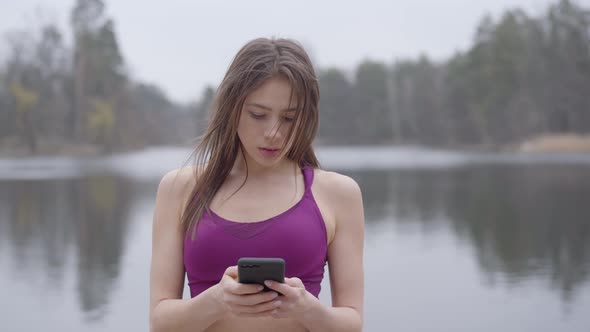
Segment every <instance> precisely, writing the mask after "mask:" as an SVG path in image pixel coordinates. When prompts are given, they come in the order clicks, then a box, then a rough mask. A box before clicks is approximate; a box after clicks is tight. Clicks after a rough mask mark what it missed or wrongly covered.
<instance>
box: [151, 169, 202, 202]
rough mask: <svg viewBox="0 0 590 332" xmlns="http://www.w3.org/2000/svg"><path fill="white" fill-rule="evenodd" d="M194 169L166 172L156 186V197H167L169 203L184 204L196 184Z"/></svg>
mask: <svg viewBox="0 0 590 332" xmlns="http://www.w3.org/2000/svg"><path fill="white" fill-rule="evenodd" d="M195 172H196V167H195V166H185V167H182V168H177V169H173V170H170V171H168V172H167V173H166V174H164V176H162V179H161V180H160V184H159V185H158V195H164V196H166V197H168V198H169V199H168V200H169V201H176V202H184V200H185V199H186V198H187V196H188V195H190V193H191V191H192V189H193V187H194V185H195V182H196V173H195Z"/></svg>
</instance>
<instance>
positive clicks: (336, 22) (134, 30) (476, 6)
mask: <svg viewBox="0 0 590 332" xmlns="http://www.w3.org/2000/svg"><path fill="white" fill-rule="evenodd" d="M556 1H557V0H554V1H550V0H389V1H388V0H363V1H358V0H357V1H345V0H335V1H331V0H330V1H322V0H292V1H288V2H284V1H276V0H275V1H270V0H269V1H256V0H249V1H244V0H236V1H227V0H224V1H214V0H210V1H196V0H184V1H182V0H166V1H163V0H161V1H149V0H117V1H114V0H111V1H108V0H107V1H106V3H107V12H108V14H109V15H110V16H111V17H113V18H114V20H115V23H116V32H117V36H118V38H119V43H120V46H121V49H122V52H123V54H124V56H125V60H126V61H127V64H128V67H129V68H130V70H131V73H132V76H133V77H135V78H137V79H139V80H142V81H146V82H151V83H156V84H158V85H159V86H160V87H161V88H162V89H163V90H164V91H165V92H166V93H167V94H168V95H169V96H170V97H171V98H172V99H174V100H176V101H181V102H186V101H191V100H195V99H198V97H199V96H200V94H201V91H202V89H203V88H204V87H205V86H206V85H207V84H212V85H216V84H218V83H219V81H220V80H221V78H222V77H223V75H224V73H225V70H226V69H227V67H228V65H229V62H230V61H231V59H232V57H233V56H234V55H235V53H236V52H237V51H238V49H239V48H240V47H241V46H242V45H243V44H244V43H245V42H246V41H248V40H250V39H252V38H255V37H258V36H265V37H270V36H278V37H289V38H295V39H298V40H299V41H301V42H302V43H303V44H304V45H305V46H306V48H307V50H308V52H309V53H310V55H311V56H312V58H313V60H314V62H315V64H316V65H318V66H319V67H321V68H325V67H328V66H336V67H339V68H342V69H346V70H350V69H353V68H354V67H355V66H356V65H357V64H358V63H359V62H360V61H362V60H363V59H366V58H371V59H375V60H380V61H385V62H387V63H391V62H392V61H394V60H395V59H396V58H403V57H415V56H417V55H419V54H420V53H426V54H428V55H429V56H431V57H433V58H435V59H445V58H447V57H449V56H450V55H452V54H453V53H454V52H455V51H456V50H464V49H466V48H468V47H469V45H470V44H471V40H472V37H473V34H474V31H475V28H476V26H477V24H478V22H479V21H480V19H481V17H482V16H483V15H484V14H485V13H491V14H492V15H494V17H497V16H498V15H499V14H500V13H501V12H502V11H503V10H505V9H507V8H513V7H519V8H523V9H525V10H526V12H527V13H528V14H530V15H539V14H541V13H543V12H545V10H546V9H547V7H548V5H549V4H550V3H555V2H556ZM74 2H75V0H0V4H1V6H0V33H4V32H6V31H8V30H10V29H14V28H22V27H25V26H26V25H27V24H31V23H33V22H34V21H33V17H34V15H33V13H34V12H35V8H42V9H43V12H45V13H49V14H50V15H49V16H52V17H55V19H56V20H57V21H58V22H59V24H60V25H61V26H62V27H63V29H64V30H65V28H66V27H67V25H68V19H69V12H70V10H71V8H72V7H73V4H74ZM577 3H578V4H582V5H583V6H584V7H590V0H577ZM2 43H4V41H2ZM0 45H2V44H0ZM5 50H6V48H4V47H0V52H6V51H5ZM0 55H1V54H0Z"/></svg>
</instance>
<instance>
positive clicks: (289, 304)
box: [264, 278, 312, 320]
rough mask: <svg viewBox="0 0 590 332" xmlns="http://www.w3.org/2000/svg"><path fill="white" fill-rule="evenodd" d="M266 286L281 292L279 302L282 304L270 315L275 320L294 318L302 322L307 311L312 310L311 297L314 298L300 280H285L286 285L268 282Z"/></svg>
mask: <svg viewBox="0 0 590 332" xmlns="http://www.w3.org/2000/svg"><path fill="white" fill-rule="evenodd" d="M264 283H265V284H266V286H267V287H268V288H270V289H272V290H274V291H277V292H279V293H280V294H282V296H279V298H278V301H280V304H279V305H278V306H277V308H276V309H275V310H271V312H270V315H271V316H272V317H274V318H293V319H297V320H301V319H302V318H303V316H304V315H305V313H306V311H307V310H309V308H310V304H311V303H310V302H311V300H310V296H312V295H311V294H310V293H309V292H308V291H307V290H306V289H305V286H304V285H303V282H302V281H301V279H299V278H285V283H284V284H282V283H280V282H275V281H271V280H267V281H265V282H264Z"/></svg>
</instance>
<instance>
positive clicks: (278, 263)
mask: <svg viewBox="0 0 590 332" xmlns="http://www.w3.org/2000/svg"><path fill="white" fill-rule="evenodd" d="M265 280H274V281H276V282H280V283H284V282H285V261H284V260H283V259H282V258H255V257H242V258H240V259H239V260H238V281H239V282H240V283H242V284H259V285H263V286H264V291H269V290H270V289H269V288H268V287H266V286H265V285H264V281H265Z"/></svg>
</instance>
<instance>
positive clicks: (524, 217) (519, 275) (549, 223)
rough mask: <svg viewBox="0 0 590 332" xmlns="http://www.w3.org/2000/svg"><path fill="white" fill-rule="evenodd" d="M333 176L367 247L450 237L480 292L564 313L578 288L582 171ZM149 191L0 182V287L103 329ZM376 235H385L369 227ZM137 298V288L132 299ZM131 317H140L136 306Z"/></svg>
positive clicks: (582, 255) (105, 179)
mask: <svg viewBox="0 0 590 332" xmlns="http://www.w3.org/2000/svg"><path fill="white" fill-rule="evenodd" d="M342 172H343V173H346V174H348V175H350V176H352V177H353V178H355V179H356V180H357V181H358V182H359V184H360V185H361V187H362V188H363V193H364V201H365V208H366V211H365V215H366V218H367V223H368V227H367V230H368V235H369V237H368V238H375V237H374V236H373V237H371V236H370V235H371V233H370V232H371V229H372V228H375V229H381V230H383V229H391V227H389V226H391V225H393V226H394V227H395V228H394V230H395V232H398V233H399V234H400V235H402V236H403V234H404V232H415V231H416V230H418V231H419V232H423V233H424V234H425V236H426V237H428V234H431V233H433V232H446V233H447V234H449V233H450V234H453V237H455V238H457V239H458V240H459V242H460V243H461V245H464V246H465V247H467V248H469V250H466V251H461V253H460V255H465V254H470V253H473V257H472V258H470V259H472V260H474V261H475V262H477V266H478V270H479V271H480V273H481V274H482V275H483V276H485V278H484V280H486V281H487V284H484V285H481V287H482V288H486V287H514V286H520V285H531V284H534V286H533V288H537V287H538V285H537V284H538V282H539V281H540V282H541V283H542V284H544V285H545V286H542V287H548V288H549V289H553V290H555V292H556V294H557V298H556V301H563V302H565V303H573V302H574V300H575V295H576V294H577V291H578V290H581V289H582V288H585V287H587V285H588V281H589V280H590V245H589V243H590V204H587V203H586V202H587V200H588V197H590V168H588V167H587V166H586V167H581V166H578V167H576V166H573V165H572V166H564V165H559V166H558V165H554V166H539V165H536V166H535V165H503V166H498V165H497V166H493V165H480V166H471V167H463V168H453V169H422V170H419V171H418V170H413V171H412V170H408V169H406V170H400V169H398V170H389V171H384V170H380V171H354V172H351V171H342ZM156 186H157V183H154V182H152V181H151V180H150V181H140V182H137V180H130V179H128V178H126V177H121V176H116V175H112V174H95V175H91V176H88V177H83V178H79V179H60V180H34V181H23V180H18V181H15V180H10V181H1V182H0V259H2V258H4V257H7V256H8V257H9V258H10V259H9V260H8V261H9V262H10V263H11V265H10V264H9V265H8V266H6V264H3V266H0V273H1V274H3V275H5V274H6V275H9V277H8V280H9V281H12V280H14V281H15V282H18V281H20V282H24V283H26V284H29V283H30V284H31V285H32V286H33V288H34V289H35V291H37V292H39V293H46V292H50V293H55V294H57V295H56V296H54V298H55V299H59V298H61V297H62V296H63V294H65V293H67V291H66V290H64V288H73V290H74V292H75V294H76V296H77V307H78V308H79V310H80V311H81V312H82V313H83V314H84V315H83V316H84V318H85V319H86V320H88V321H90V322H96V321H103V320H104V318H105V316H106V315H107V314H108V308H109V307H110V306H111V305H112V304H113V302H121V299H120V298H119V297H118V296H117V294H115V292H114V289H115V288H116V287H118V284H119V282H120V281H121V280H119V279H120V278H122V275H125V274H123V271H129V270H124V268H126V267H125V266H122V264H123V263H122V259H123V257H124V256H125V251H126V248H128V247H129V246H134V245H136V244H135V243H129V242H130V241H131V240H130V239H131V238H132V237H131V236H130V234H129V233H130V226H131V222H133V220H135V219H137V216H135V217H133V216H130V213H135V214H137V213H141V219H142V220H144V219H146V220H145V221H146V223H145V224H142V225H141V229H146V228H145V227H148V228H149V222H150V220H147V219H149V216H150V215H151V212H152V211H148V210H149V209H151V208H152V207H153V200H154V198H155V197H154V195H155V190H156ZM139 201H140V202H143V203H144V204H143V205H141V208H140V210H141V211H139V212H138V211H137V206H135V205H134V204H135V203H136V202H139ZM146 202H148V203H146ZM132 205H133V206H132ZM134 218H135V219H134ZM382 225H386V226H388V227H385V228H384V227H377V226H382ZM142 234H144V235H145V237H146V238H147V237H148V236H149V235H147V234H149V232H147V231H145V232H143V233H142ZM406 234H407V233H406ZM141 241H142V242H141V244H138V245H139V246H141V248H140V249H138V250H139V252H149V251H150V248H149V244H148V243H149V240H146V239H143V238H142V240H141ZM374 250H380V248H376V249H374ZM390 259H392V260H395V259H396V256H395V253H391V255H390ZM146 262H147V260H146ZM433 263H435V262H433ZM142 264H143V263H142ZM138 266H139V265H138ZM142 268H143V267H142ZM373 268H375V267H373ZM449 268H452V267H449ZM147 270H148V269H147V268H145V271H147ZM367 273H371V271H367ZM144 277H145V276H143V277H142V278H144ZM39 279H43V281H42V282H39V281H38V280H39ZM144 279H145V278H144ZM125 282H126V283H127V284H125V285H121V287H122V289H129V285H128V283H129V282H130V281H125ZM131 282H133V281H131ZM415 286H416V287H418V288H419V287H421V286H422V285H415ZM146 291H147V285H145V286H142V288H141V289H139V290H137V292H141V293H142V294H143V293H145V292H146ZM126 294H129V293H126ZM28 300H29V301H31V302H35V301H36V300H37V299H36V298H31V299H28ZM134 305H136V307H137V308H135V309H134V310H136V311H141V312H142V313H144V312H145V309H144V308H145V306H146V305H147V303H135V304H134ZM0 309H1V308H0Z"/></svg>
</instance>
